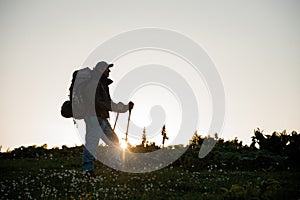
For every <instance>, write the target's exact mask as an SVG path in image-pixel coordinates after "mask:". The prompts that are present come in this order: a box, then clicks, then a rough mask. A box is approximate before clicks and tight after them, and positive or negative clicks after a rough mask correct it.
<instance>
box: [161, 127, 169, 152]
mask: <svg viewBox="0 0 300 200" xmlns="http://www.w3.org/2000/svg"><path fill="white" fill-rule="evenodd" d="M161 135H162V137H163V140H162V147H164V145H165V140H168V139H169V137H168V136H167V131H166V125H165V124H164V126H163V128H162V130H161Z"/></svg>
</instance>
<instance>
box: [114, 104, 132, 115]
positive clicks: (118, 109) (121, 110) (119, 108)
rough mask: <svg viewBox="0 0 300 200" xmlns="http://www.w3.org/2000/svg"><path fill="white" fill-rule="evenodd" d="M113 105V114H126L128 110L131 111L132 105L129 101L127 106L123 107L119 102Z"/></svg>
mask: <svg viewBox="0 0 300 200" xmlns="http://www.w3.org/2000/svg"><path fill="white" fill-rule="evenodd" d="M115 105H116V106H115V108H114V109H113V110H114V111H115V112H119V113H124V112H127V111H128V110H132V108H133V106H134V103H133V102H131V101H130V102H129V103H128V104H127V105H125V104H124V103H122V102H119V103H117V104H115Z"/></svg>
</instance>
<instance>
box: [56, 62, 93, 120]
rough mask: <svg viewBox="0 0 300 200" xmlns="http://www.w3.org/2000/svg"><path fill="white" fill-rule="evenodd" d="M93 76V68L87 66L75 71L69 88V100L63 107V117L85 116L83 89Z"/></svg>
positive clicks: (79, 117) (78, 117)
mask: <svg viewBox="0 0 300 200" xmlns="http://www.w3.org/2000/svg"><path fill="white" fill-rule="evenodd" d="M91 78H92V70H91V69H89V68H87V67H86V68H83V69H80V70H76V71H74V72H73V76H72V82H71V86H70V88H69V92H70V93H69V100H67V101H65V102H64V103H63V105H62V107H61V115H62V116H63V117H65V118H71V117H73V118H75V119H83V118H84V117H85V115H86V105H85V101H84V99H83V95H82V93H81V91H82V89H83V88H84V86H85V85H86V84H87V83H88V81H89V80H91ZM75 80H76V86H75ZM74 87H75V88H74Z"/></svg>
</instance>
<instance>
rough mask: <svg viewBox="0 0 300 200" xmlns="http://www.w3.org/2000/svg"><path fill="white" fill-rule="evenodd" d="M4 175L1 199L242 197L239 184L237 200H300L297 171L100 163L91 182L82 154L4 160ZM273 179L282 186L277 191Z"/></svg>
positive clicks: (0, 165) (0, 168)
mask: <svg viewBox="0 0 300 200" xmlns="http://www.w3.org/2000/svg"><path fill="white" fill-rule="evenodd" d="M0 172H1V180H0V199H104V198H105V199H153V200H154V199H232V198H234V197H236V196H235V195H236V194H235V191H234V189H235V188H234V187H232V186H233V185H238V186H240V187H241V188H242V193H243V194H237V195H240V196H238V197H236V199H239V198H240V199H243V198H244V199H247V198H246V197H249V195H250V194H251V195H254V196H255V197H258V198H261V199H262V198H265V199H267V198H270V199H298V198H300V192H299V191H300V184H299V180H300V171H297V170H293V171H289V170H286V171H275V170H272V169H269V170H260V171H237V170H224V169H222V168H219V167H216V168H215V167H214V166H212V167H211V168H209V169H208V170H202V171H193V169H190V170H187V169H184V168H183V167H172V166H169V167H166V168H164V169H161V170H158V171H154V172H151V173H144V174H132V173H125V172H116V171H114V170H112V169H110V168H108V167H106V166H104V165H102V164H101V163H99V162H96V170H95V172H96V178H91V179H88V178H85V177H83V175H82V174H81V159H80V157H79V156H78V157H73V158H66V157H64V158H52V159H50V158H47V159H46V158H43V159H35V158H24V159H15V160H13V159H1V162H0ZM270 180H271V181H272V180H275V182H276V183H278V184H277V185H276V187H275V185H272V184H271V183H270ZM221 188H223V189H221ZM224 188H227V192H226V191H225V189H224ZM255 188H256V189H255ZM252 193H254V194H252ZM243 195H244V197H243V198H241V196H243ZM254 199H255V198H254Z"/></svg>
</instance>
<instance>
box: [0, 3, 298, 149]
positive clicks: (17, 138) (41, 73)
mask: <svg viewBox="0 0 300 200" xmlns="http://www.w3.org/2000/svg"><path fill="white" fill-rule="evenodd" d="M299 19H300V2H299V1H297V0H295V1H261V0H258V1H181V2H176V3H175V1H156V0H151V1H126V2H124V1H73V0H72V1H71V0H70V1H58V0H55V1H15V0H0V28H1V37H0V44H1V45H0V91H1V93H2V95H1V96H2V98H1V101H0V102H1V103H0V113H1V116H0V117H1V126H0V131H1V135H0V145H2V146H3V147H2V149H1V151H6V149H7V148H10V149H13V148H15V147H19V146H21V145H25V146H28V145H33V144H37V145H42V144H44V143H47V144H48V146H49V147H52V146H61V145H64V144H67V145H68V146H73V145H75V144H77V145H80V144H81V143H82V141H81V140H80V139H79V137H78V135H77V133H76V129H75V128H74V125H73V122H72V120H70V119H64V118H62V117H61V116H60V106H61V104H62V103H63V101H64V100H66V99H67V95H68V88H69V85H70V81H71V75H72V72H73V71H74V70H75V69H78V68H81V66H82V64H83V63H84V61H85V60H86V58H87V57H88V56H89V54H90V53H91V52H92V51H93V50H94V49H95V48H96V47H97V46H98V45H99V44H101V43H103V42H104V41H106V40H107V39H109V38H111V37H113V36H115V35H118V34H120V33H122V32H126V31H130V30H133V29H138V28H143V27H157V28H162V29H169V30H174V31H177V32H179V33H181V34H183V35H186V36H188V37H189V38H192V39H193V40H194V41H195V42H197V43H198V44H199V45H200V46H202V47H203V48H204V49H205V50H206V52H207V54H208V55H209V56H210V58H211V59H212V60H213V62H214V63H215V66H216V68H217V70H218V72H219V75H220V77H221V79H222V82H223V86H224V90H225V98H226V113H225V122H224V126H223V131H222V133H221V135H222V137H224V138H225V139H232V138H234V137H238V138H239V139H240V140H243V141H244V142H245V143H248V144H249V143H250V141H251V136H252V134H253V130H254V129H255V128H256V127H259V128H260V129H263V130H265V132H267V133H271V132H273V131H282V130H284V129H287V131H288V132H291V131H292V130H296V131H298V132H299V131H300V112H299V111H300V104H299V102H300V87H299V86H300V78H299V75H300V55H299V52H300V21H299ZM136 56H137V55H136ZM137 57H138V56H137ZM99 59H100V60H101V59H102V58H101V57H100V58H99ZM131 59H134V55H131ZM137 59H138V58H137ZM91 67H93V66H91ZM114 73H115V74H114ZM117 73H118V66H117V65H116V66H115V67H114V68H113V69H112V74H111V75H112V78H117V77H118V76H117ZM114 81H115V82H117V81H118V80H114ZM139 95H141V94H139ZM166 95H168V94H166ZM136 96H138V94H137V95H136ZM136 99H138V98H137V97H136ZM135 104H136V107H135V109H136V111H135V112H136V113H139V110H138V109H142V107H141V106H139V105H141V104H143V102H139V101H138V102H135ZM143 112H144V111H143ZM137 116H138V114H136V116H135V117H134V116H133V121H134V120H136V122H135V123H136V124H139V125H141V126H142V124H143V116H141V115H139V117H137ZM144 118H145V119H144V120H145V122H144V123H145V124H147V123H149V117H148V114H145V116H144ZM175 121H176V120H175ZM112 125H113V124H112ZM168 126H169V127H167V130H168V129H169V130H170V129H171V130H172V128H171V127H170V126H172V125H170V124H169V125H168ZM174 127H176V126H175V125H174ZM201 130H202V131H203V130H205V129H202V128H201V124H200V127H199V132H200V134H203V135H206V134H207V133H202V132H201Z"/></svg>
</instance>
